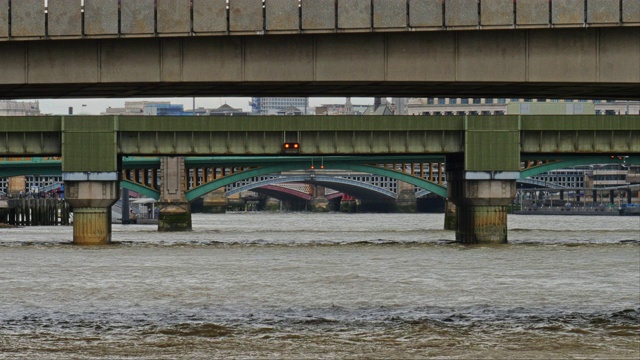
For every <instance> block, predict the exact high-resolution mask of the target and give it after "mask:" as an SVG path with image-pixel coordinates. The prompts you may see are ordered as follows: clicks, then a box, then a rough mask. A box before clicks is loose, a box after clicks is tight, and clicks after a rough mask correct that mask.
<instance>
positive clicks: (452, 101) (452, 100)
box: [449, 98, 458, 105]
mask: <svg viewBox="0 0 640 360" xmlns="http://www.w3.org/2000/svg"><path fill="white" fill-rule="evenodd" d="M457 103H458V99H456V98H449V104H452V105H455V104H457Z"/></svg>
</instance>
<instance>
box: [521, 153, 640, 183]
mask: <svg viewBox="0 0 640 360" xmlns="http://www.w3.org/2000/svg"><path fill="white" fill-rule="evenodd" d="M558 160H559V161H554V162H549V163H546V164H542V165H538V166H534V167H531V168H528V169H524V170H522V171H520V179H526V178H528V177H531V176H535V175H538V174H542V173H545V172H548V171H551V170H557V169H567V168H570V167H572V166H578V165H592V164H634V165H639V164H640V156H629V157H628V158H626V159H622V160H621V159H618V158H617V157H614V158H613V159H612V158H611V157H610V156H573V157H570V156H566V157H564V158H562V159H558Z"/></svg>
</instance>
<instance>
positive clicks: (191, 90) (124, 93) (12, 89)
mask: <svg viewBox="0 0 640 360" xmlns="http://www.w3.org/2000/svg"><path fill="white" fill-rule="evenodd" d="M256 94H260V95H262V96H274V97H282V96H285V97H311V96H315V97H332V96H335V97H339V96H354V97H368V96H391V97H443V96H446V97H497V98H509V97H512V96H514V94H517V95H518V96H520V97H525V98H575V99H596V98H597V99H640V85H639V84H637V83H635V84H620V83H615V84H603V83H595V82H594V83H580V84H576V83H568V82H564V83H553V82H539V83H526V82H464V83H463V82H443V81H423V82H416V81H411V82H403V81H398V82H389V81H345V82H336V81H331V82H278V81H273V82H259V83H257V82H215V83H211V82H205V83H203V82H150V83H145V82H132V83H97V84H96V83H94V84H87V83H84V84H55V85H49V84H19V85H13V84H12V85H8V84H3V85H0V98H6V99H9V98H10V99H34V98H51V99H56V98H57V99H63V98H129V97H131V98H136V97H149V98H153V97H194V96H195V97H220V96H225V97H227V96H247V97H249V96H255V95H256Z"/></svg>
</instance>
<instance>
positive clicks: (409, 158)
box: [124, 155, 445, 168]
mask: <svg viewBox="0 0 640 360" xmlns="http://www.w3.org/2000/svg"><path fill="white" fill-rule="evenodd" d="M125 159H127V160H126V162H124V164H128V159H129V157H127V158H125ZM321 160H326V161H330V162H333V163H336V162H344V163H355V164H373V163H375V164H400V163H407V164H410V163H427V162H444V160H445V157H444V156H441V155H394V156H384V155H375V156H369V155H362V156H304V155H294V156H291V155H289V156H195V157H186V158H185V159H184V162H185V164H186V166H187V167H188V168H192V167H213V166H219V165H234V166H257V165H272V164H276V163H281V162H291V161H295V162H306V163H308V164H311V162H312V161H315V162H318V161H321Z"/></svg>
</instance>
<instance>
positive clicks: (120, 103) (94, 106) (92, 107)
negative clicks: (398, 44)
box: [31, 97, 373, 115]
mask: <svg viewBox="0 0 640 360" xmlns="http://www.w3.org/2000/svg"><path fill="white" fill-rule="evenodd" d="M250 99H251V98H248V97H213V98H211V97H209V98H196V108H198V107H204V108H217V107H220V106H221V105H222V104H225V103H226V104H229V105H231V106H233V107H234V108H242V109H244V110H245V111H250V110H251V107H250V106H249V100H250ZM142 100H146V101H171V103H172V104H183V105H184V108H185V110H187V109H191V108H192V107H193V105H192V104H193V98H140V99H138V98H128V99H55V100H52V99H44V100H43V99H40V100H38V101H40V111H41V112H42V113H43V114H54V115H64V114H68V111H69V107H70V106H72V107H73V112H74V114H90V115H98V114H100V113H101V112H104V111H105V109H106V108H108V107H124V103H125V101H142ZM31 101H33V100H31ZM344 102H345V98H344V97H335V98H309V105H310V106H311V107H315V106H319V105H321V104H344ZM351 102H352V103H353V104H373V98H352V99H351ZM83 105H86V106H83Z"/></svg>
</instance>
